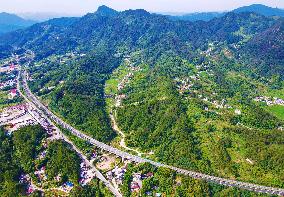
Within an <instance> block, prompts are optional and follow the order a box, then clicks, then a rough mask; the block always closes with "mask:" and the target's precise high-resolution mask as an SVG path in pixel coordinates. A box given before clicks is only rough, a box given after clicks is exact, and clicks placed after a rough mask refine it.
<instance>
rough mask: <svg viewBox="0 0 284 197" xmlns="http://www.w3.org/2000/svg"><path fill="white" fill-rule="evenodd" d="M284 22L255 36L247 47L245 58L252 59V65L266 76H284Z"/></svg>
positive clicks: (245, 48) (281, 21) (244, 53)
mask: <svg viewBox="0 0 284 197" xmlns="http://www.w3.org/2000/svg"><path fill="white" fill-rule="evenodd" d="M283 49H284V20H280V21H278V23H276V24H275V25H273V26H272V27H270V28H268V29H267V30H265V31H263V32H261V33H259V34H257V35H256V36H254V37H253V38H252V39H251V40H250V41H249V42H248V43H247V44H246V45H245V46H244V51H243V56H244V58H249V57H250V58H251V60H252V61H251V63H252V64H253V65H255V66H256V68H257V69H258V71H259V72H260V73H261V74H263V75H265V76H269V75H280V77H281V78H283V76H284V67H283V65H284V53H283Z"/></svg>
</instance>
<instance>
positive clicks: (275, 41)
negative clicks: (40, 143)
mask: <svg viewBox="0 0 284 197" xmlns="http://www.w3.org/2000/svg"><path fill="white" fill-rule="evenodd" d="M0 44H1V45H3V46H7V47H10V48H9V50H12V49H22V48H23V49H26V50H31V51H33V52H34V53H35V60H34V62H33V63H32V64H31V65H30V67H29V73H30V78H31V79H32V80H31V81H29V86H30V87H31V89H32V91H33V92H35V93H36V94H37V95H38V96H39V97H40V98H41V99H42V100H43V101H44V102H45V104H46V105H48V107H49V108H51V109H52V110H53V111H54V113H56V114H57V115H59V116H60V117H62V118H63V119H64V120H66V121H67V122H69V123H70V124H72V125H74V126H75V127H76V128H78V129H80V130H82V131H83V132H85V133H87V134H88V135H91V136H92V137H94V138H96V139H98V140H100V141H102V142H105V143H112V144H114V146H120V145H119V143H118V140H120V137H121V136H119V134H118V133H116V132H115V129H114V128H113V125H114V122H113V121H114V120H113V119H115V120H116V122H115V123H116V124H117V125H118V127H119V128H120V129H121V130H122V131H123V133H124V135H125V143H126V145H127V146H128V147H132V148H135V149H138V150H139V151H141V152H143V154H144V155H147V157H149V158H151V159H153V160H157V161H161V162H164V163H167V164H172V165H175V166H180V167H183V168H186V169H191V170H196V171H200V172H204V173H207V174H212V175H217V176H220V177H227V178H230V179H236V180H242V181H248V182H252V183H258V184H264V185H268V186H275V187H284V181H283V172H284V169H283V159H284V155H283V154H284V150H283V147H284V146H283V145H284V144H283V139H284V135H283V125H284V117H283V106H282V105H279V103H281V102H282V100H283V99H284V93H283V90H284V83H283V76H284V75H283V68H284V65H283V19H282V18H279V17H267V16H263V15H260V14H257V13H247V12H245V13H234V12H230V13H227V14H225V15H224V16H222V17H221V18H214V19H212V20H210V21H208V22H205V21H196V22H189V21H180V20H177V21H175V20H171V19H169V18H168V17H167V16H161V15H157V14H150V13H149V12H147V11H145V10H141V9H140V10H127V11H122V12H117V11H115V10H112V9H111V8H107V7H105V6H103V7H100V8H99V9H98V11H97V12H95V13H89V14H87V15H85V16H83V17H81V18H60V19H53V20H50V21H47V22H44V23H39V24H35V25H33V26H31V27H29V28H27V29H24V30H18V31H15V32H12V33H10V34H6V35H3V36H1V37H0ZM280 101H281V102H280ZM119 148H123V147H119ZM150 153H151V154H150ZM193 193H194V192H193ZM209 193H210V192H209ZM225 196H226V195H225Z"/></svg>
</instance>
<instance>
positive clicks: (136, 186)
mask: <svg viewBox="0 0 284 197" xmlns="http://www.w3.org/2000/svg"><path fill="white" fill-rule="evenodd" d="M153 176H154V173H153V172H148V173H147V174H141V173H134V174H133V175H132V177H133V179H132V182H131V183H130V189H131V192H138V191H139V190H140V189H141V188H142V181H143V180H144V179H147V178H151V177H153Z"/></svg>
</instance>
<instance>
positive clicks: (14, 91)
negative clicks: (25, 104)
mask: <svg viewBox="0 0 284 197" xmlns="http://www.w3.org/2000/svg"><path fill="white" fill-rule="evenodd" d="M15 96H17V89H11V90H10V93H9V99H13V98H14V97H15Z"/></svg>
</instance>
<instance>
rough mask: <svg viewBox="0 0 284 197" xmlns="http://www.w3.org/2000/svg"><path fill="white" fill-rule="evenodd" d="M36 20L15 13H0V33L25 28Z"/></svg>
mask: <svg viewBox="0 0 284 197" xmlns="http://www.w3.org/2000/svg"><path fill="white" fill-rule="evenodd" d="M35 23H36V22H35V21H32V20H25V19H23V18H21V17H19V16H17V15H15V14H9V13H5V12H2V13H0V34H3V33H7V32H10V31H14V30H18V29H23V28H26V27H29V26H31V25H33V24H35Z"/></svg>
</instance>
